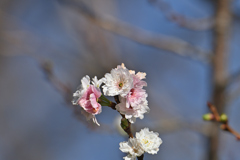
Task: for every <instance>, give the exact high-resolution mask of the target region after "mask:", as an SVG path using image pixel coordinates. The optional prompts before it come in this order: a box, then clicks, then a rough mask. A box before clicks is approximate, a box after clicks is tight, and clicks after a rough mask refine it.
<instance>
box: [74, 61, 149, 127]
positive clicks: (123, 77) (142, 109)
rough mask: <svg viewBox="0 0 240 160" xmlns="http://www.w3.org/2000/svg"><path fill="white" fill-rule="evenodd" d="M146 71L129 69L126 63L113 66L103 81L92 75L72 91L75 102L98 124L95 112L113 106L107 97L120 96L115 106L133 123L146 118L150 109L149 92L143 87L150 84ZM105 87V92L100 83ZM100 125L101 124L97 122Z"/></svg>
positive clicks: (84, 78)
mask: <svg viewBox="0 0 240 160" xmlns="http://www.w3.org/2000/svg"><path fill="white" fill-rule="evenodd" d="M145 77H146V73H142V72H138V73H137V74H135V71H132V70H128V69H127V68H126V67H125V66H124V64H122V65H121V66H120V65H119V66H117V68H115V69H112V70H111V72H110V73H106V74H105V77H103V78H101V79H100V80H98V79H97V77H96V76H95V77H94V78H93V79H92V81H91V82H90V78H89V76H85V77H83V78H82V80H81V85H80V87H79V88H78V89H77V91H76V92H75V93H74V94H73V97H74V99H73V101H72V104H73V105H79V106H81V107H82V109H83V110H82V113H83V114H84V115H85V116H86V118H87V119H88V120H89V119H93V122H94V123H96V124H98V122H97V119H96V117H95V115H97V114H100V113H101V111H102V108H101V106H102V105H106V106H109V105H110V101H109V100H108V99H107V98H106V97H104V95H105V96H118V98H119V100H120V103H119V104H117V105H116V109H117V110H118V111H119V112H120V113H121V114H123V115H125V118H126V119H128V120H129V122H131V123H134V122H135V121H136V118H140V119H143V117H144V113H147V112H149V107H148V101H147V96H148V95H147V93H146V90H144V89H143V87H144V86H147V83H146V82H145V81H143V80H142V79H145ZM101 84H104V85H103V86H102V89H103V93H104V95H102V93H101V90H100V86H101ZM98 125H99V124H98Z"/></svg>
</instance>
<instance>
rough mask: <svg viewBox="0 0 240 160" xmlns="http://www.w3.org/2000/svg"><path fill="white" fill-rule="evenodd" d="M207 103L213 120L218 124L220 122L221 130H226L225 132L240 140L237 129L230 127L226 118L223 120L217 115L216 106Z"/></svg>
mask: <svg viewBox="0 0 240 160" xmlns="http://www.w3.org/2000/svg"><path fill="white" fill-rule="evenodd" d="M207 105H208V107H209V109H210V111H211V112H212V114H213V121H215V122H218V123H219V124H221V129H222V130H224V131H227V132H229V133H231V134H233V135H234V136H235V137H236V138H237V140H240V133H238V132H237V131H235V130H234V129H232V127H230V125H229V122H228V120H227V119H226V120H224V121H223V120H221V117H220V116H219V113H218V111H217V108H216V107H215V106H214V105H213V104H211V103H209V102H208V104H207Z"/></svg>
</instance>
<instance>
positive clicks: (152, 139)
mask: <svg viewBox="0 0 240 160" xmlns="http://www.w3.org/2000/svg"><path fill="white" fill-rule="evenodd" d="M136 139H137V140H138V141H139V142H140V143H141V146H142V148H143V149H144V151H145V152H147V153H149V154H157V152H158V150H159V146H160V145H161V144H162V139H161V138H159V137H158V133H157V132H153V131H149V129H148V128H144V129H142V130H141V131H140V132H139V133H138V132H137V133H136Z"/></svg>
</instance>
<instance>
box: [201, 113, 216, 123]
mask: <svg viewBox="0 0 240 160" xmlns="http://www.w3.org/2000/svg"><path fill="white" fill-rule="evenodd" d="M202 118H203V120H205V121H211V120H213V119H214V116H213V114H212V113H207V114H204V115H203V116H202Z"/></svg>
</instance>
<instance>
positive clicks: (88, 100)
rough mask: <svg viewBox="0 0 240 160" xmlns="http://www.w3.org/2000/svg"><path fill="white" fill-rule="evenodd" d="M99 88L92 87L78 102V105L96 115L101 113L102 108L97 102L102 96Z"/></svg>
mask: <svg viewBox="0 0 240 160" xmlns="http://www.w3.org/2000/svg"><path fill="white" fill-rule="evenodd" d="M101 94H102V93H101V91H100V89H99V88H97V87H95V86H93V85H90V86H89V87H88V89H87V90H86V91H85V92H84V93H83V95H82V97H81V98H80V100H79V101H78V104H79V105H80V106H81V107H82V108H83V109H84V110H85V111H86V112H88V113H91V114H92V115H96V114H99V113H101V111H102V107H101V105H100V104H99V103H98V102H97V99H98V98H99V97H100V96H101Z"/></svg>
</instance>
